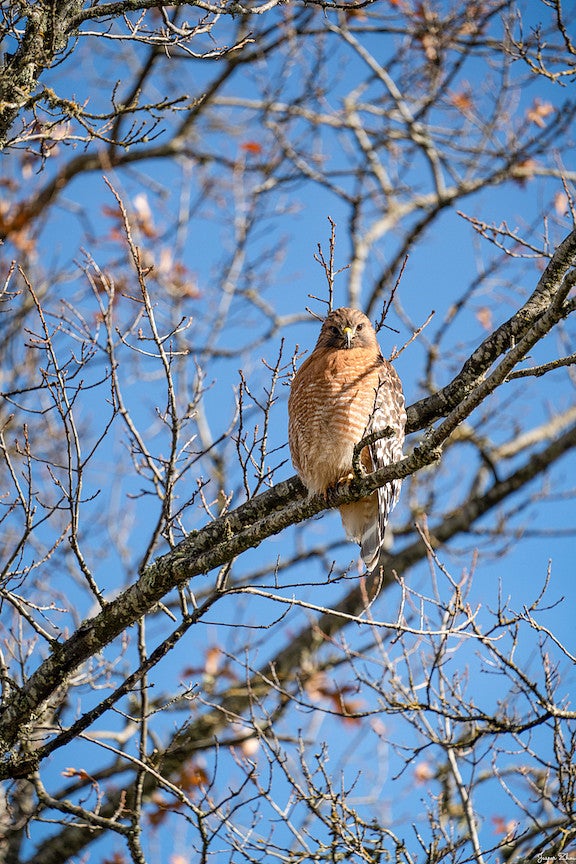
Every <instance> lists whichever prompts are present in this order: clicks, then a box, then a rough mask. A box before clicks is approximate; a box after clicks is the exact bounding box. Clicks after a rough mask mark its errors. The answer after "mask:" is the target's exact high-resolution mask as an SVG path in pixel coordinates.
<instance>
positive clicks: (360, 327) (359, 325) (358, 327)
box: [356, 324, 364, 333]
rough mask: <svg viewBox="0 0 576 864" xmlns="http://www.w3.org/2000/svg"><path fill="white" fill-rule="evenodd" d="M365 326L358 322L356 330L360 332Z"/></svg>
mask: <svg viewBox="0 0 576 864" xmlns="http://www.w3.org/2000/svg"><path fill="white" fill-rule="evenodd" d="M363 326H364V325H363V324H357V325H356V332H357V333H359V332H360V330H361V329H362V327H363Z"/></svg>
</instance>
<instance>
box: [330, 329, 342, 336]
mask: <svg viewBox="0 0 576 864" xmlns="http://www.w3.org/2000/svg"><path fill="white" fill-rule="evenodd" d="M330 330H331V331H332V333H334V334H335V335H336V336H338V334H339V333H340V328H339V327H331V328H330Z"/></svg>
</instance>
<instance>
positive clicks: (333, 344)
mask: <svg viewBox="0 0 576 864" xmlns="http://www.w3.org/2000/svg"><path fill="white" fill-rule="evenodd" d="M316 347H317V348H376V349H378V342H377V340H376V333H375V332H374V328H373V327H372V324H371V323H370V321H369V320H368V318H367V317H366V315H364V313H363V312H360V310H359V309H348V308H346V307H345V306H343V307H341V308H340V309H334V311H333V312H330V314H329V315H327V316H326V319H325V320H324V323H323V324H322V329H321V330H320V336H319V337H318V342H317V343H316Z"/></svg>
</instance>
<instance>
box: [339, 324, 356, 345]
mask: <svg viewBox="0 0 576 864" xmlns="http://www.w3.org/2000/svg"><path fill="white" fill-rule="evenodd" d="M342 332H343V334H344V336H345V337H346V348H351V347H352V340H353V338H354V332H355V331H354V330H353V329H352V327H344V329H343V330H342Z"/></svg>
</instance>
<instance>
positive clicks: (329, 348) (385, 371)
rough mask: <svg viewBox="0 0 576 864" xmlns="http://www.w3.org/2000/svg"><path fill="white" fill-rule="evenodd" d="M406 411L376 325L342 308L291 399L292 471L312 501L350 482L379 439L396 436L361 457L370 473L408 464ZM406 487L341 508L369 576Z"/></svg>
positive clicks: (326, 325)
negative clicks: (387, 432)
mask: <svg viewBox="0 0 576 864" xmlns="http://www.w3.org/2000/svg"><path fill="white" fill-rule="evenodd" d="M405 425H406V410H405V402H404V394H403V391H402V384H401V381H400V378H399V376H398V373H397V372H396V370H395V369H394V367H393V366H392V364H391V363H389V361H388V360H385V359H384V357H383V356H382V353H381V351H380V346H379V345H378V340H377V337H376V332H375V330H374V327H373V326H372V324H371V322H370V320H369V319H368V318H367V316H366V315H364V313H363V312H361V311H360V310H358V309H350V308H348V307H344V306H343V307H341V308H339V309H335V310H333V311H331V312H329V314H328V315H327V316H326V318H325V319H324V321H323V324H322V327H321V329H320V335H319V337H318V341H317V342H316V345H315V347H314V350H313V351H312V354H311V355H310V356H309V357H308V358H307V359H306V360H305V361H304V362H303V363H302V365H301V366H300V368H299V369H298V370H297V371H296V374H295V375H294V378H293V379H292V382H291V385H290V396H289V399H288V444H289V448H290V455H291V458H292V463H293V465H294V468H295V469H296V472H297V473H298V476H299V477H300V479H301V480H302V482H303V484H304V486H305V487H306V488H307V490H308V493H309V494H311V495H312V494H322V495H324V496H325V497H326V496H327V492H328V490H329V489H331V488H334V487H336V486H338V484H340V483H343V482H347V481H348V480H351V479H352V477H353V476H354V475H353V465H352V462H353V458H354V448H355V446H356V445H357V444H358V443H359V442H360V441H362V440H363V438H365V437H366V436H367V435H369V434H370V433H372V432H377V431H379V430H384V429H385V428H386V427H390V429H392V435H391V436H390V437H383V438H381V439H379V440H377V441H375V442H374V443H373V444H371V445H370V446H367V447H364V448H363V450H362V452H361V454H360V464H361V465H362V467H363V469H364V470H365V471H366V472H368V473H371V472H372V471H376V470H377V469H378V468H382V467H383V466H385V465H389V464H391V463H393V462H397V461H398V460H399V459H401V458H402V448H403V445H404V427H405ZM401 482H402V481H401V480H392V481H391V482H389V483H387V484H386V485H385V486H382V487H381V488H379V489H377V490H376V491H375V492H373V493H372V494H370V495H369V496H367V497H366V498H362V499H360V500H359V501H356V502H353V503H351V504H344V505H342V506H341V507H339V510H340V516H341V517H342V524H343V526H344V530H345V532H346V536H347V538H348V539H349V540H351V541H353V542H356V543H359V544H360V550H361V556H362V559H363V561H364V564H365V565H366V569H367V570H368V571H369V572H372V571H374V570H375V569H376V567H377V566H378V563H379V560H380V557H381V553H382V550H383V545H384V531H385V528H386V523H387V521H388V517H389V515H390V512H391V510H392V508H393V507H394V506H395V505H396V503H397V502H398V498H399V496H400V486H401Z"/></svg>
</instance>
